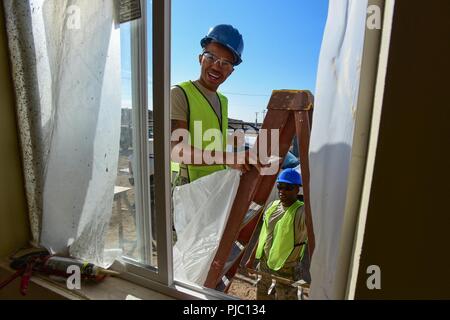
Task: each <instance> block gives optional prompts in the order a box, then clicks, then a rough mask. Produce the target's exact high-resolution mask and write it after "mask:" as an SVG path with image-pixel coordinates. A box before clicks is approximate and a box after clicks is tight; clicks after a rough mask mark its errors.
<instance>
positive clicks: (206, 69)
mask: <svg viewBox="0 0 450 320" xmlns="http://www.w3.org/2000/svg"><path fill="white" fill-rule="evenodd" d="M204 52H209V53H211V54H212V55H214V56H215V57H216V58H218V59H223V60H226V61H229V62H234V56H233V54H232V53H231V51H230V50H228V49H227V48H225V47H224V46H222V45H220V44H218V43H215V42H211V43H209V44H208V45H206V47H205V48H204ZM199 61H200V65H201V74H200V83H201V84H202V85H203V86H204V87H205V88H207V89H209V90H211V91H217V88H218V87H219V86H220V85H221V84H222V83H223V82H224V81H225V80H226V79H227V78H228V77H229V76H230V74H231V73H232V72H233V70H234V69H233V68H231V69H230V68H227V67H225V66H222V65H221V64H220V63H219V62H217V63H213V62H211V61H208V59H207V58H206V57H204V55H202V54H201V55H200V56H199Z"/></svg>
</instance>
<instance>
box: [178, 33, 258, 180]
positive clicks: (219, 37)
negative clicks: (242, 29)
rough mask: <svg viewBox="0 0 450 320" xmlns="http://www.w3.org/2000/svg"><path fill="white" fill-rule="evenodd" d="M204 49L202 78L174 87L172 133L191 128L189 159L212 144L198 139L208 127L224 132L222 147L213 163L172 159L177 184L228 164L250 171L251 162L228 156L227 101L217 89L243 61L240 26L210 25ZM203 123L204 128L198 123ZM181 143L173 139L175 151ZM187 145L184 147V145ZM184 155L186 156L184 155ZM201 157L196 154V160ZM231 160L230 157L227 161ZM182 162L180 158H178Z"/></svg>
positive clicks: (202, 45)
mask: <svg viewBox="0 0 450 320" xmlns="http://www.w3.org/2000/svg"><path fill="white" fill-rule="evenodd" d="M200 45H201V47H202V52H201V53H200V54H199V57H198V59H199V63H200V67H201V69H200V77H199V79H197V80H195V81H186V82H183V83H180V84H178V85H176V86H175V87H174V88H172V90H171V100H172V105H171V124H172V132H174V131H175V130H177V129H185V130H188V131H189V135H190V143H189V147H188V148H186V150H187V151H186V150H185V149H183V151H182V152H183V153H189V154H188V155H187V158H188V159H195V158H194V157H195V156H194V154H195V153H197V155H198V154H199V153H200V154H202V151H203V150H206V147H207V146H208V144H209V143H210V142H209V141H200V142H199V141H198V140H196V139H194V138H193V137H195V136H196V135H199V136H200V137H203V136H204V135H203V134H204V132H205V131H206V130H208V129H217V130H220V131H221V132H222V141H219V144H221V147H220V148H216V149H215V158H216V159H221V160H219V161H218V162H214V163H213V164H207V163H204V161H202V163H200V164H199V163H195V164H194V161H189V163H181V164H179V163H176V162H172V171H173V172H178V174H177V181H176V184H177V185H180V184H185V183H189V182H192V181H194V180H196V179H198V178H201V177H203V176H206V175H209V174H211V173H213V172H216V171H219V170H223V169H225V168H226V165H229V166H230V167H232V168H235V169H240V170H242V171H243V172H245V171H248V170H249V169H250V167H249V166H248V165H237V164H235V163H234V162H232V163H227V162H226V161H236V160H235V157H234V156H231V157H227V156H226V152H225V149H226V139H227V129H228V100H227V98H226V97H225V96H224V95H222V94H221V93H219V92H218V91H217V90H218V88H219V86H220V85H221V84H222V83H223V82H224V81H225V80H227V78H228V77H229V76H230V75H231V74H232V73H233V71H234V68H235V67H236V66H237V65H239V64H240V63H241V62H242V52H243V49H244V41H243V38H242V35H241V34H240V33H239V31H238V30H237V29H235V28H234V27H233V26H231V25H228V24H220V25H217V26H215V27H213V28H211V29H210V30H209V32H208V34H207V35H206V36H205V37H203V38H202V39H201V41H200ZM196 123H197V124H198V123H201V128H200V127H199V126H198V125H196ZM177 145H178V146H179V145H180V144H179V141H172V150H173V149H174V147H175V146H177ZM183 148H185V147H183ZM183 156H186V155H185V154H183ZM199 158H200V159H202V157H197V159H199ZM227 159H230V160H227ZM231 159H232V160H231ZM177 162H179V161H177Z"/></svg>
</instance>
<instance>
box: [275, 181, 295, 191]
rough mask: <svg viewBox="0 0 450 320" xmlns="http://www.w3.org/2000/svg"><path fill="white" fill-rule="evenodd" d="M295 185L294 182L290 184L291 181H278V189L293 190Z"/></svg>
mask: <svg viewBox="0 0 450 320" xmlns="http://www.w3.org/2000/svg"><path fill="white" fill-rule="evenodd" d="M294 188H295V185H294V184H289V183H282V182H280V183H277V189H278V190H286V191H292V190H294Z"/></svg>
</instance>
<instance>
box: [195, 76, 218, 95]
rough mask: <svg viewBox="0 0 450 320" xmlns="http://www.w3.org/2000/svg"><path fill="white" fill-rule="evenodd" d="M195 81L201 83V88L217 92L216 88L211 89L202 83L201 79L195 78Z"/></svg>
mask: <svg viewBox="0 0 450 320" xmlns="http://www.w3.org/2000/svg"><path fill="white" fill-rule="evenodd" d="M195 83H197V84H199V85H201V86H202V88H203V89H205V90H208V91H210V92H212V93H215V92H217V89H218V88H216V89H215V90H213V89H211V88H209V87H207V86H206V85H205V83H203V81H202V79H197V80H195Z"/></svg>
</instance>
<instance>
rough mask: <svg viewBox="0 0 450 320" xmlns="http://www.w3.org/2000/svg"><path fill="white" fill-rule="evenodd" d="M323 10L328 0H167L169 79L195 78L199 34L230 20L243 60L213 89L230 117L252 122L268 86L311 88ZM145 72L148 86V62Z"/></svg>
mask: <svg viewBox="0 0 450 320" xmlns="http://www.w3.org/2000/svg"><path fill="white" fill-rule="evenodd" d="M327 13H328V0H278V1H268V0H239V1H238V0H227V1H212V0H209V1H207V0H172V55H171V59H172V60H171V61H172V63H171V82H172V84H176V83H179V82H182V81H186V80H196V79H197V78H198V77H199V74H200V66H199V63H198V54H199V53H200V52H201V47H200V39H201V38H202V37H203V36H205V35H206V33H207V32H208V29H209V28H210V27H212V26H214V25H217V24H221V23H226V24H231V25H233V26H234V27H236V28H237V29H238V30H239V31H240V32H241V34H242V35H243V38H244V52H243V56H242V58H243V62H242V63H241V64H240V65H239V66H237V67H236V68H235V71H234V73H233V74H232V75H231V76H230V77H229V78H228V79H227V81H226V82H225V83H224V84H222V86H221V87H220V88H219V91H220V92H222V93H224V94H225V95H226V96H227V97H228V101H229V108H228V109H229V117H230V118H235V119H241V120H244V121H255V118H256V114H255V113H256V112H259V114H258V121H262V111H263V110H265V109H266V107H267V103H268V101H269V98H270V94H271V92H272V90H273V89H307V90H311V91H312V92H314V90H315V81H316V72H317V64H318V58H319V53H320V46H321V43H322V35H323V30H324V27H325V22H326V18H327ZM150 26H151V23H150ZM121 29H122V30H121V33H122V48H123V49H122V83H123V101H124V103H123V104H124V105H129V104H130V103H129V102H128V101H130V100H131V98H130V84H129V83H130V74H131V72H130V62H129V61H130V56H129V51H128V50H126V48H129V44H128V43H127V42H128V41H129V39H127V38H128V37H127V36H126V35H127V34H128V32H129V26H128V25H127V24H125V25H122V28H121ZM149 31H151V30H149ZM149 40H150V32H149ZM149 51H150V53H151V50H149ZM149 58H150V59H151V56H150V57H149ZM149 61H151V60H149ZM149 74H150V79H149V80H150V82H149V89H151V66H149ZM149 91H150V92H151V90H149ZM150 98H151V97H150Z"/></svg>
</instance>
